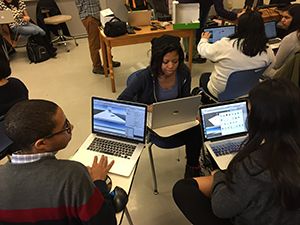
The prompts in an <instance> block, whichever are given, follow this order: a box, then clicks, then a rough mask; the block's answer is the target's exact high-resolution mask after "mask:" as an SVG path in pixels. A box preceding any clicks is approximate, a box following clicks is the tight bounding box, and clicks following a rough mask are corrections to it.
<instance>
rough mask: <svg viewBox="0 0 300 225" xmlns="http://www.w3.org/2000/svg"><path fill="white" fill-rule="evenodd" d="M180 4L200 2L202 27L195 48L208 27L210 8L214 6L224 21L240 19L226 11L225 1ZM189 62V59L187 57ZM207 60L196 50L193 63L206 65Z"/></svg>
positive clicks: (195, 0)
mask: <svg viewBox="0 0 300 225" xmlns="http://www.w3.org/2000/svg"><path fill="white" fill-rule="evenodd" d="M179 2H180V3H191V2H195V3H197V2H199V5H200V10H199V22H200V27H199V29H198V30H197V31H196V40H195V46H197V45H198V43H199V41H200V38H201V33H202V32H203V29H204V27H205V26H206V22H207V19H208V14H209V11H210V8H211V7H212V6H214V8H215V10H216V13H217V15H218V16H220V17H222V18H223V19H226V20H230V21H234V20H236V19H237V18H238V16H239V15H238V14H237V13H236V12H232V11H229V10H226V9H225V7H224V3H223V0H179ZM187 60H188V57H187ZM205 62H206V59H205V57H204V58H202V56H200V55H198V54H197V50H196V48H195V51H194V52H193V63H205Z"/></svg>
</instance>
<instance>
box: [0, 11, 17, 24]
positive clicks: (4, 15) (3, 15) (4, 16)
mask: <svg viewBox="0 0 300 225" xmlns="http://www.w3.org/2000/svg"><path fill="white" fill-rule="evenodd" d="M14 21H15V20H14V17H13V15H12V12H11V11H10V10H0V24H9V23H13V22H14Z"/></svg>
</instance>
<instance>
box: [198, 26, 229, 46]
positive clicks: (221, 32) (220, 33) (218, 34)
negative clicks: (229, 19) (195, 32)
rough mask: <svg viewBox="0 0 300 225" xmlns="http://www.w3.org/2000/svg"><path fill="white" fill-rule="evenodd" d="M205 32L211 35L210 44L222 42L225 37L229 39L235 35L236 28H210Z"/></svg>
mask: <svg viewBox="0 0 300 225" xmlns="http://www.w3.org/2000/svg"><path fill="white" fill-rule="evenodd" d="M204 32H209V33H210V34H211V36H210V38H209V39H208V42H209V43H215V42H216V41H219V40H221V39H222V38H223V37H229V36H231V35H233V34H234V33H235V26H234V25H229V26H217V27H208V28H205V29H204Z"/></svg>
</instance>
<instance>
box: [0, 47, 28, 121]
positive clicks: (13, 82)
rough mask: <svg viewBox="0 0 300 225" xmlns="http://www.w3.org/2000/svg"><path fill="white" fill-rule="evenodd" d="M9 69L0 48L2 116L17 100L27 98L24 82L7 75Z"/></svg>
mask: <svg viewBox="0 0 300 225" xmlns="http://www.w3.org/2000/svg"><path fill="white" fill-rule="evenodd" d="M10 75H11V69H10V65H9V61H8V59H7V58H6V55H5V53H4V52H3V51H2V49H0V116H3V115H5V114H6V113H7V111H8V110H9V109H10V108H11V107H12V106H13V105H14V104H15V103H17V102H19V101H22V100H26V99H28V90H27V88H26V86H25V85H24V83H23V82H22V81H20V80H19V79H17V78H13V77H10V78H8V77H9V76H10Z"/></svg>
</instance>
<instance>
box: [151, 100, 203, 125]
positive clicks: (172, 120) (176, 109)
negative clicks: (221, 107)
mask: <svg viewBox="0 0 300 225" xmlns="http://www.w3.org/2000/svg"><path fill="white" fill-rule="evenodd" d="M200 104H201V95H195V96H189V97H184V98H177V99H173V100H168V101H162V102H157V103H153V110H152V121H151V125H150V128H151V129H152V130H153V129H156V128H160V127H166V126H172V125H175V124H181V123H185V122H191V121H195V120H196V116H197V114H198V109H199V106H200Z"/></svg>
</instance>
